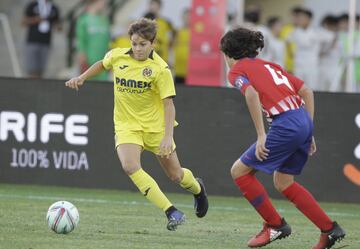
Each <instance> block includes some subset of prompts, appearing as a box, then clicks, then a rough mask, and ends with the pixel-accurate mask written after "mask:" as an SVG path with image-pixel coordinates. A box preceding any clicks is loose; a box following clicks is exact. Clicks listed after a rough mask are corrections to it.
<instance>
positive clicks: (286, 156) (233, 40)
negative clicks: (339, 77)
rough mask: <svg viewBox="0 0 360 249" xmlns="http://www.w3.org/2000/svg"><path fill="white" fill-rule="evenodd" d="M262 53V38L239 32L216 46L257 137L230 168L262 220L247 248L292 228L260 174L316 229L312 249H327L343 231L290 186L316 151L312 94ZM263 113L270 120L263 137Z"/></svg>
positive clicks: (305, 193)
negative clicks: (316, 239)
mask: <svg viewBox="0 0 360 249" xmlns="http://www.w3.org/2000/svg"><path fill="white" fill-rule="evenodd" d="M263 47H264V38H263V35H262V34H261V32H257V31H251V30H248V29H244V28H237V29H234V30H231V31H228V32H227V33H226V34H225V35H224V36H223V37H222V39H221V42H220V49H221V51H222V52H223V53H224V55H225V60H226V62H227V64H228V66H229V67H230V71H229V74H228V78H229V81H230V82H231V84H232V85H234V86H235V87H236V88H238V89H239V90H240V91H241V92H242V94H243V95H245V99H246V103H247V106H248V108H249V111H250V115H251V118H252V120H253V122H254V125H255V128H256V133H257V141H256V142H255V143H254V144H253V145H251V146H250V147H249V149H248V150H247V151H246V152H244V153H243V154H242V155H241V157H240V158H239V159H238V160H237V161H236V162H235V163H234V164H233V166H232V168H231V175H232V177H233V179H234V181H235V183H236V185H237V186H238V187H239V189H240V191H241V192H242V193H243V195H244V196H245V198H246V199H247V200H248V201H249V202H250V203H251V205H253V207H254V208H255V209H256V211H257V212H258V213H259V214H260V216H261V217H262V218H263V219H264V227H263V229H262V230H261V231H260V232H259V233H258V234H257V235H255V236H254V237H253V238H252V239H250V240H249V242H248V246H249V247H261V246H264V245H267V244H269V243H271V242H272V241H274V240H277V239H282V238H285V237H287V236H289V235H290V234H291V227H290V226H289V225H288V224H287V223H286V221H285V219H284V218H282V217H281V216H280V215H279V213H278V212H277V211H276V210H275V208H274V207H273V205H272V203H271V201H270V199H269V196H268V194H267V193H266V190H265V189H264V187H263V185H262V184H261V183H260V182H259V181H258V180H257V178H256V176H255V174H256V172H257V171H259V170H260V171H263V172H265V173H268V174H273V178H274V185H275V187H276V189H277V190H278V191H279V192H280V193H282V194H283V195H284V196H285V197H286V198H287V199H288V200H290V201H291V202H292V203H294V204H295V206H296V207H297V208H298V209H299V210H300V211H301V212H302V213H303V214H304V215H305V216H306V217H307V218H308V219H309V220H310V221H312V222H313V223H314V225H315V226H317V227H318V228H319V229H320V231H321V235H320V240H319V242H318V243H317V244H316V245H315V246H314V247H313V249H325V248H331V247H332V246H333V245H334V244H335V242H336V241H338V240H340V239H342V238H344V237H345V232H344V230H342V228H341V227H340V226H339V225H338V224H337V223H336V222H334V221H332V220H331V219H330V218H329V217H328V216H327V214H326V213H325V212H324V211H323V209H321V207H320V206H319V204H318V203H317V201H316V200H315V199H314V197H313V196H312V195H311V193H309V192H308V190H306V189H305V188H304V187H303V186H301V185H300V184H299V183H297V182H296V181H294V176H295V175H299V174H300V173H301V171H302V169H303V167H304V165H305V163H306V161H307V159H308V155H312V154H313V153H315V151H316V145H315V140H314V137H313V116H314V97H313V92H312V90H311V89H310V88H308V87H307V86H306V85H305V84H304V82H303V81H302V80H300V79H299V78H296V77H295V76H293V75H291V74H289V73H287V72H286V71H284V70H283V69H282V68H281V67H280V66H279V65H277V64H274V63H271V62H268V61H264V60H261V59H258V58H256V56H257V55H258V52H259V51H260V50H261V49H262V48H263ZM262 111H263V112H264V113H265V116H266V117H267V118H269V119H271V128H270V129H269V131H268V133H266V132H265V128H264V123H263V116H262Z"/></svg>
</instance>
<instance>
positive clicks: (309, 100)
mask: <svg viewBox="0 0 360 249" xmlns="http://www.w3.org/2000/svg"><path fill="white" fill-rule="evenodd" d="M298 94H299V96H300V97H301V98H302V99H303V100H304V102H305V109H306V110H307V111H308V112H309V114H310V117H311V119H312V120H314V112H315V104H314V92H313V91H312V90H311V89H310V88H309V87H308V86H306V85H305V84H303V85H302V87H301V88H300V90H299V91H298ZM315 152H316V143H315V138H314V136H313V137H312V142H311V146H310V151H309V155H310V156H312V155H313V154H314V153H315Z"/></svg>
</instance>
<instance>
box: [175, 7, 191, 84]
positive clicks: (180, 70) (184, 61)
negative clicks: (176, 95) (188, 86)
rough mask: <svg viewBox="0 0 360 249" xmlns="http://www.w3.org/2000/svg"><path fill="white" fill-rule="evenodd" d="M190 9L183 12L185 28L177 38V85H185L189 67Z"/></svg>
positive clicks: (179, 31) (178, 32)
mask: <svg viewBox="0 0 360 249" xmlns="http://www.w3.org/2000/svg"><path fill="white" fill-rule="evenodd" d="M189 14H190V13H189V9H185V10H184V11H183V15H182V19H183V27H181V28H180V29H179V30H178V31H177V33H176V36H175V41H174V53H175V63H174V68H175V83H182V84H183V83H185V81H186V73H187V65H188V59H189V46H190V28H189V24H190V20H189Z"/></svg>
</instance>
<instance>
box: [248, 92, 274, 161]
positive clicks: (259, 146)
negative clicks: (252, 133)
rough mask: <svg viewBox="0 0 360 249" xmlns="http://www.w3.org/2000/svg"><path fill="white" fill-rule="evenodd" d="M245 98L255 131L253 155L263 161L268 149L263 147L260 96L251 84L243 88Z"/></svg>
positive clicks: (263, 134) (264, 140)
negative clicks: (254, 150) (255, 139)
mask: <svg viewBox="0 0 360 249" xmlns="http://www.w3.org/2000/svg"><path fill="white" fill-rule="evenodd" d="M245 99H246V104H247V106H248V108H249V112H250V115H251V118H252V120H253V122H254V125H255V129H256V133H257V142H256V152H255V155H256V157H257V159H258V160H260V161H263V160H265V159H266V158H267V156H268V153H269V150H268V149H267V148H266V147H265V142H266V132H265V127H264V120H263V114H262V110H261V102H260V97H259V94H258V92H257V91H256V90H255V88H254V87H253V86H251V85H250V86H248V87H247V88H246V89H245Z"/></svg>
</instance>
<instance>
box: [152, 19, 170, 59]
mask: <svg viewBox="0 0 360 249" xmlns="http://www.w3.org/2000/svg"><path fill="white" fill-rule="evenodd" d="M156 24H157V26H158V28H157V34H156V39H155V51H156V52H157V53H158V54H159V55H160V56H161V58H162V59H164V60H165V61H168V59H169V49H170V42H171V40H172V35H173V34H172V33H173V27H172V26H171V24H170V23H169V22H168V21H166V20H165V19H163V18H161V17H159V18H156Z"/></svg>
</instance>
